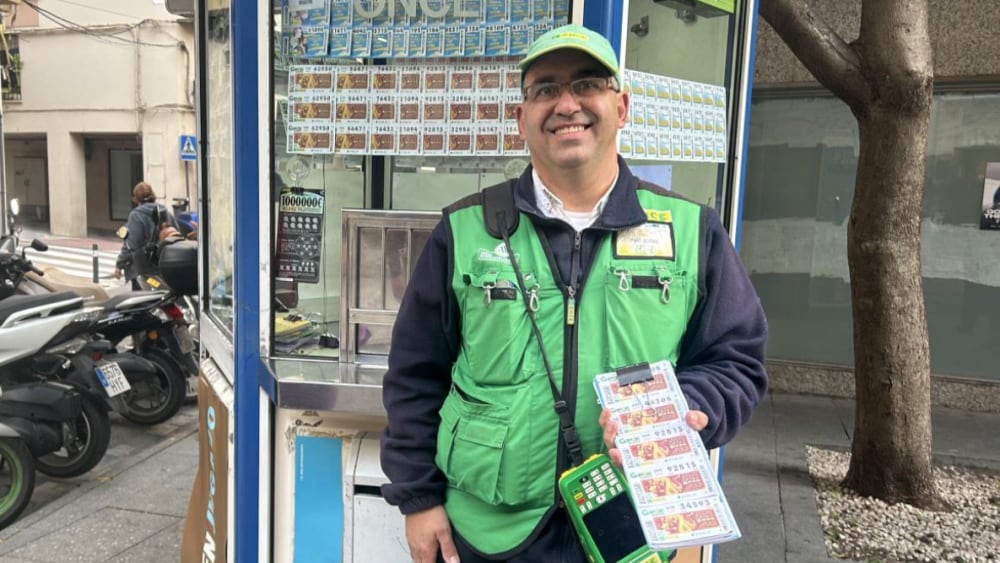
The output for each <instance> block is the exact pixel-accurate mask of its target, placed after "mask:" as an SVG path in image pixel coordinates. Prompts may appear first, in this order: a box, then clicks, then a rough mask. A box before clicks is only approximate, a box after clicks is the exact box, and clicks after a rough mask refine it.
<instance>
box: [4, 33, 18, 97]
mask: <svg viewBox="0 0 1000 563" xmlns="http://www.w3.org/2000/svg"><path fill="white" fill-rule="evenodd" d="M0 40H2V45H0V47H2V48H0V79H2V81H3V99H4V101H12V100H20V99H21V48H20V45H19V41H18V37H17V35H11V34H8V33H4V34H2V35H0Z"/></svg>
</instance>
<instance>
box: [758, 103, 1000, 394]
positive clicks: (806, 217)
mask: <svg viewBox="0 0 1000 563" xmlns="http://www.w3.org/2000/svg"><path fill="white" fill-rule="evenodd" d="M990 116H993V117H990ZM998 119H1000V95H997V94H959V93H953V94H937V95H935V96H934V103H933V106H932V108H931V126H930V131H929V134H928V146H927V170H926V181H925V186H924V208H923V211H922V213H921V250H922V271H923V277H924V279H923V288H924V302H925V306H926V309H927V326H928V331H929V333H930V347H931V369H932V371H933V372H934V373H937V374H948V375H959V376H969V377H975V378H985V379H994V380H995V379H997V377H998V376H997V371H996V369H995V366H994V362H993V360H992V357H991V355H990V354H984V353H983V350H989V349H992V347H994V346H995V343H996V341H997V338H998V337H1000V322H998V319H1000V261H998V260H996V259H995V256H996V245H997V235H998V234H1000V233H997V232H995V231H984V230H981V229H980V228H979V214H980V208H981V205H982V199H983V191H984V189H987V187H986V186H987V183H986V177H985V176H986V170H987V167H988V165H989V163H990V162H994V161H1000V157H998V156H997V155H1000V138H998V136H997V133H996V127H995V123H996V122H997V120H998ZM859 149H860V146H859V141H858V130H857V123H856V121H855V119H854V117H853V116H852V115H851V113H850V110H849V109H848V107H847V106H846V105H845V104H844V103H843V102H841V101H840V100H837V99H836V98H832V97H816V98H791V97H788V98H774V99H757V100H756V101H755V102H754V104H753V120H751V123H750V149H749V162H748V165H747V188H746V198H745V200H744V201H745V207H744V210H743V224H742V242H743V244H742V249H741V256H742V258H743V260H744V263H745V264H746V267H747V270H749V271H750V274H751V280H752V281H753V283H754V285H755V286H756V288H757V290H758V292H759V293H760V296H761V300H762V302H763V304H764V309H765V311H766V312H767V318H768V324H769V330H770V335H769V338H768V356H769V357H770V358H774V359H780V360H792V361H804V362H822V363H829V364H840V365H844V364H847V365H850V364H851V362H852V361H853V359H852V358H853V336H852V335H853V329H852V314H851V292H850V275H849V272H848V266H847V224H848V218H849V216H850V210H851V203H852V199H853V195H854V182H855V170H856V167H857V158H858V151H859ZM887 220H888V218H887Z"/></svg>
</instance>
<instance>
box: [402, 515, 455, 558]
mask: <svg viewBox="0 0 1000 563" xmlns="http://www.w3.org/2000/svg"><path fill="white" fill-rule="evenodd" d="M406 542H407V543H408V544H410V557H412V558H413V563H434V562H435V561H437V554H438V549H440V550H441V556H442V557H443V558H444V560H445V563H460V562H459V559H458V550H457V549H455V543H454V542H453V541H452V539H451V524H449V523H448V514H447V513H446V512H445V511H444V507H443V506H435V507H434V508H428V509H427V510H421V511H420V512H414V513H413V514H407V515H406Z"/></svg>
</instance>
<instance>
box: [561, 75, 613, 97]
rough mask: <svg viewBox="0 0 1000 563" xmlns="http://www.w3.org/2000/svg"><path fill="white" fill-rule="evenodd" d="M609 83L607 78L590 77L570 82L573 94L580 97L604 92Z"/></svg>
mask: <svg viewBox="0 0 1000 563" xmlns="http://www.w3.org/2000/svg"><path fill="white" fill-rule="evenodd" d="M607 84H608V81H607V79H605V78H597V77H589V78H581V79H579V80H574V81H573V82H570V86H571V87H572V88H573V93H574V94H576V95H577V96H580V97H587V96H593V95H594V94H599V93H601V92H603V91H604V88H605V87H606V86H607Z"/></svg>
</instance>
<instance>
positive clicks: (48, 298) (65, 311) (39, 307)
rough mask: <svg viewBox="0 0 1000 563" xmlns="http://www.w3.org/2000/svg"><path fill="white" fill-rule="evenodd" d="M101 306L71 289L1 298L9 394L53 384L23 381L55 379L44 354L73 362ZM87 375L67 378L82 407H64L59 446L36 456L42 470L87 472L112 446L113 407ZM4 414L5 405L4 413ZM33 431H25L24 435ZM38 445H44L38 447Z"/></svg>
mask: <svg viewBox="0 0 1000 563" xmlns="http://www.w3.org/2000/svg"><path fill="white" fill-rule="evenodd" d="M0 256H2V255H0ZM100 311H101V310H100V308H98V307H84V304H83V298H81V297H79V296H77V295H73V294H71V293H54V294H49V295H37V296H21V295H15V296H12V297H8V298H6V299H3V300H2V301H0V388H2V389H3V390H4V394H5V395H7V396H10V398H9V399H8V400H14V399H15V398H16V396H14V392H13V391H10V389H12V388H22V389H35V390H36V391H37V390H43V389H44V388H49V387H51V385H45V386H36V387H35V388H29V387H21V386H28V385H32V384H38V383H54V382H52V381H51V380H50V381H47V382H46V381H42V380H43V379H45V378H46V377H47V374H45V371H46V366H45V365H44V363H45V362H42V361H40V360H41V359H44V360H46V361H47V362H49V363H52V364H55V366H54V367H58V368H61V369H66V365H67V364H70V365H72V364H71V362H70V356H72V355H73V354H75V353H76V352H77V351H78V349H77V350H74V349H73V347H74V346H76V345H75V344H74V341H75V340H78V338H77V335H78V334H80V333H84V332H85V331H86V329H87V328H88V327H89V326H91V324H92V323H93V322H94V321H95V320H96V319H97V317H98V315H99V314H100ZM81 348H82V347H81ZM103 367H105V366H102V368H103ZM107 367H108V368H110V367H111V366H107ZM119 369H120V368H119ZM87 375H88V374H74V375H73V377H72V378H67V381H65V382H64V383H65V384H68V386H69V387H71V388H73V390H74V392H75V393H77V396H78V398H77V402H78V403H79V404H78V412H75V413H74V412H69V411H64V412H63V413H62V415H61V416H62V418H59V417H56V418H59V421H60V424H61V426H60V429H59V431H58V432H57V433H56V434H55V435H56V436H58V438H59V440H58V442H57V444H58V446H59V447H58V448H57V449H54V450H52V451H48V452H46V453H45V454H44V455H39V456H38V457H37V459H36V460H35V467H36V468H37V469H38V470H39V471H41V472H42V473H45V474H47V475H51V476H53V477H75V476H78V475H82V474H84V473H86V472H87V471H90V469H92V468H93V467H94V466H95V465H97V463H98V462H100V461H101V459H102V458H103V457H104V453H105V452H106V451H107V449H108V443H109V441H110V440H111V422H110V421H109V420H108V411H107V407H106V406H105V403H104V402H103V401H102V400H101V398H100V396H98V395H97V394H96V392H94V391H93V390H91V388H90V386H87V385H84V384H82V383H81V381H80V380H81V379H85V378H86V377H87ZM49 377H51V376H49ZM93 377H95V378H96V377H97V374H96V373H94V374H93ZM121 379H124V377H122V378H121ZM64 387H65V386H63V387H60V388H64ZM39 392H42V391H39ZM21 403H22V404H30V403H31V401H27V400H23V401H21ZM29 412H30V409H29ZM2 415H3V412H2V410H0V418H2ZM71 415H72V416H71ZM50 418H51V417H50ZM27 435H28V434H23V435H22V438H25V436H27ZM25 439H27V438H25ZM43 449H47V448H43ZM35 451H39V452H40V451H42V449H39V448H36V449H35Z"/></svg>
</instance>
